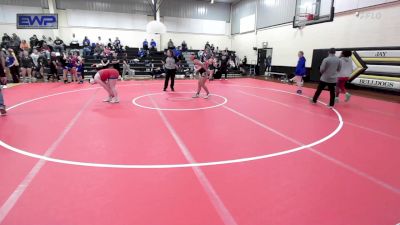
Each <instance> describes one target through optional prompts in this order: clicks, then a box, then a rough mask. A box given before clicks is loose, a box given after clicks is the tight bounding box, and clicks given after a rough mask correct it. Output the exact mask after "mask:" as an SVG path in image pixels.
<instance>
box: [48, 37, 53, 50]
mask: <svg viewBox="0 0 400 225" xmlns="http://www.w3.org/2000/svg"><path fill="white" fill-rule="evenodd" d="M47 46H49V48H50V49H51V51H54V49H53V47H54V41H53V39H52V38H51V37H48V38H47Z"/></svg>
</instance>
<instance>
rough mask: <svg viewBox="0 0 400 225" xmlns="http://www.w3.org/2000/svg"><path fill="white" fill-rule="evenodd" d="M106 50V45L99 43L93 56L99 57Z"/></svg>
mask: <svg viewBox="0 0 400 225" xmlns="http://www.w3.org/2000/svg"><path fill="white" fill-rule="evenodd" d="M103 51H104V46H103V45H102V44H99V43H97V44H96V47H95V48H94V53H93V56H94V58H95V59H98V58H99V57H100V56H101V55H102V54H103Z"/></svg>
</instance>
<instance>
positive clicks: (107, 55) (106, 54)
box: [102, 46, 112, 58]
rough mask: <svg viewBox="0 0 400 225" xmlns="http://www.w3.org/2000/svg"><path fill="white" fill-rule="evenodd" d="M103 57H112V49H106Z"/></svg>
mask: <svg viewBox="0 0 400 225" xmlns="http://www.w3.org/2000/svg"><path fill="white" fill-rule="evenodd" d="M102 55H103V57H107V58H108V57H111V56H112V52H111V49H110V47H108V46H106V47H105V48H104V51H103V54H102Z"/></svg>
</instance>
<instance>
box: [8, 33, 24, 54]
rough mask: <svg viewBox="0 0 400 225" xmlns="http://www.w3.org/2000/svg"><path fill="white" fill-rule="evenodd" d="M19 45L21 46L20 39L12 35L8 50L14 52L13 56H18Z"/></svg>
mask: <svg viewBox="0 0 400 225" xmlns="http://www.w3.org/2000/svg"><path fill="white" fill-rule="evenodd" d="M20 44H21V39H20V38H19V37H18V36H17V35H16V34H15V33H13V34H12V38H11V41H10V48H11V49H12V50H14V53H15V55H18V53H19V45H20Z"/></svg>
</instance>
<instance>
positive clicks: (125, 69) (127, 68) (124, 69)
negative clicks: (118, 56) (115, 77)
mask: <svg viewBox="0 0 400 225" xmlns="http://www.w3.org/2000/svg"><path fill="white" fill-rule="evenodd" d="M130 70H131V68H130V65H129V62H128V58H127V54H126V53H125V55H124V57H123V59H122V75H121V76H122V79H124V77H125V75H126V73H128V75H130Z"/></svg>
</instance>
